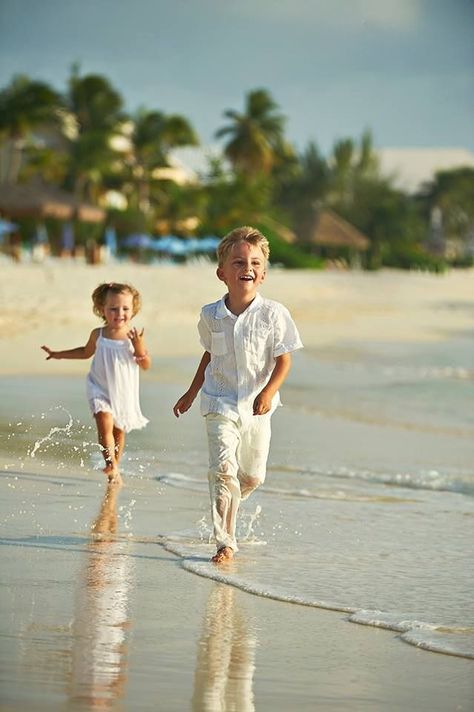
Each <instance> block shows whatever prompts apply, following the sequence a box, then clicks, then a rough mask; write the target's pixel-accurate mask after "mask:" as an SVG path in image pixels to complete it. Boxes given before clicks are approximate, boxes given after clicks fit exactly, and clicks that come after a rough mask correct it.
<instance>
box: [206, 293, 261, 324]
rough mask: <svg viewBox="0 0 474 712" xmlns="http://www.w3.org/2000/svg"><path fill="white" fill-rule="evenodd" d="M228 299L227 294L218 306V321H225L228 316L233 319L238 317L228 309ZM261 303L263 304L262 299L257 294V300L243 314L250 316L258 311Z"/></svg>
mask: <svg viewBox="0 0 474 712" xmlns="http://www.w3.org/2000/svg"><path fill="white" fill-rule="evenodd" d="M226 297H227V294H224V296H223V297H222V299H221V300H220V301H219V302H218V304H217V309H216V319H224V318H225V317H226V316H230V317H231V318H233V319H236V318H237V316H236V315H235V314H232V312H231V311H229V309H227V306H226V303H225V299H226ZM261 302H262V297H261V296H260V294H258V292H257V294H256V295H255V299H254V300H253V301H252V302H251V303H250V304H249V306H248V307H247V309H246V310H245V311H244V312H242V314H248V313H249V312H251V311H253V310H254V309H258V307H259V306H260V304H261Z"/></svg>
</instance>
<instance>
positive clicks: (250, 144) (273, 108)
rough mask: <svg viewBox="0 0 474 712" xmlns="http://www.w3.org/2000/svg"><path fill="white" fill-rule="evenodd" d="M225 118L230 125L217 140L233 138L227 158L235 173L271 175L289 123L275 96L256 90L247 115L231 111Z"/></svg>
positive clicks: (248, 102)
mask: <svg viewBox="0 0 474 712" xmlns="http://www.w3.org/2000/svg"><path fill="white" fill-rule="evenodd" d="M224 116H225V117H226V118H227V119H229V120H230V123H229V124H227V126H223V127H222V128H221V129H219V130H218V131H217V132H216V137H217V138H222V137H224V136H226V137H227V136H228V137H229V140H228V142H227V144H226V145H225V147H224V154H225V156H226V157H227V158H228V159H229V161H230V162H231V163H232V165H233V166H234V168H235V170H236V171H238V172H239V173H244V174H246V175H247V176H253V175H255V174H257V173H269V172H270V170H271V168H272V166H273V165H274V164H275V161H276V154H277V152H278V149H280V148H281V147H282V145H283V128H284V123H285V118H284V117H283V116H282V115H281V114H279V113H278V105H277V104H276V103H275V101H274V100H273V98H272V96H271V94H270V93H269V92H268V91H267V90H266V89H255V90H254V91H251V92H249V93H248V94H247V97H246V102H245V112H244V113H243V114H241V113H239V112H237V111H234V110H233V109H228V110H227V111H225V112H224Z"/></svg>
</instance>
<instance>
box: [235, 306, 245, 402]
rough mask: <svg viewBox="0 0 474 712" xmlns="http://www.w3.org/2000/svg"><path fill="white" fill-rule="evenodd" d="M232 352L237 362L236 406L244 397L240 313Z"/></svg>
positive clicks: (242, 322) (242, 330) (236, 323)
mask: <svg viewBox="0 0 474 712" xmlns="http://www.w3.org/2000/svg"><path fill="white" fill-rule="evenodd" d="M234 352H235V361H236V364H237V408H238V409H239V404H240V403H242V401H243V399H244V398H245V395H246V393H245V380H244V374H245V346H244V318H243V316H242V315H239V316H238V317H237V321H236V322H235V326H234Z"/></svg>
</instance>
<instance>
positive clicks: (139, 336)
mask: <svg viewBox="0 0 474 712" xmlns="http://www.w3.org/2000/svg"><path fill="white" fill-rule="evenodd" d="M144 333H145V329H142V330H141V331H138V329H137V328H136V327H133V329H130V331H129V332H128V334H127V336H128V338H129V339H130V341H131V342H132V344H133V348H134V349H137V348H139V347H141V346H143V347H144V346H145V344H144V341H143V334H144Z"/></svg>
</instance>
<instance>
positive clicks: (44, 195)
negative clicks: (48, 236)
mask: <svg viewBox="0 0 474 712" xmlns="http://www.w3.org/2000/svg"><path fill="white" fill-rule="evenodd" d="M0 211H1V212H2V213H4V214H5V215H7V216H8V217H10V218H24V217H35V218H57V219H58V220H71V219H72V218H77V219H78V220H81V221H83V222H92V223H96V222H102V221H103V220H104V219H105V211H104V210H102V209H101V208H97V207H96V206H95V205H88V204H87V203H81V202H80V201H78V200H76V198H75V197H74V196H73V195H71V194H70V193H67V192H66V191H64V190H60V189H59V188H56V187H54V186H51V185H47V184H44V183H17V184H11V183H0Z"/></svg>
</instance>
